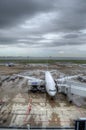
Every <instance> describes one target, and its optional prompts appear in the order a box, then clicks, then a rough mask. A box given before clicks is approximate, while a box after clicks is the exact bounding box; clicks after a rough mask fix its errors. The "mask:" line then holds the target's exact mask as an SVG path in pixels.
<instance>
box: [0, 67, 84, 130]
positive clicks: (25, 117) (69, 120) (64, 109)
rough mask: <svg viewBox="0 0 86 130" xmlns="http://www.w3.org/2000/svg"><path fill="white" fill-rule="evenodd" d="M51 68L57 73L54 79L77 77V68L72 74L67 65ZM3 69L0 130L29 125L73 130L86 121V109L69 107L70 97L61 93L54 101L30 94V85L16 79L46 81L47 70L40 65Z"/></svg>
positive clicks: (40, 95) (1, 77)
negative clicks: (0, 128)
mask: <svg viewBox="0 0 86 130" xmlns="http://www.w3.org/2000/svg"><path fill="white" fill-rule="evenodd" d="M30 67H31V65H30ZM49 67H50V68H49V69H50V70H56V72H54V73H53V74H52V75H53V77H54V78H57V77H61V76H63V75H68V74H71V75H72V74H75V73H78V71H77V68H78V65H77V67H76V66H73V65H72V68H73V69H72V73H71V70H70V69H69V68H68V67H67V66H66V65H65V67H63V66H62V65H61V66H60V65H58V66H57V65H51V66H49ZM58 67H59V69H58ZM2 68H3V69H1V70H0V71H1V73H2V74H1V76H0V79H1V84H0V126H10V127H13V126H18V127H22V126H27V125H28V124H29V125H30V126H41V127H50V126H54V127H57V126H60V127H65V126H68V127H71V126H74V121H75V120H76V119H78V118H80V117H86V106H80V107H77V106H76V105H75V104H73V103H69V102H68V99H67V97H66V96H65V95H63V94H60V93H59V94H57V95H56V97H55V99H54V100H51V98H50V97H49V96H48V95H47V93H40V92H36V93H32V92H30V91H29V92H28V88H29V87H30V86H29V85H28V81H27V80H26V79H23V78H18V77H16V76H15V74H17V73H18V74H24V75H29V76H35V77H37V78H42V79H44V75H43V73H42V72H41V70H45V68H46V66H44V67H43V65H42V68H41V67H40V69H39V66H37V65H36V66H35V65H34V66H32V68H29V66H28V67H27V66H26V67H25V66H23V65H21V66H20V68H19V66H16V67H12V68H10V67H4V66H2ZM53 68H54V69H53ZM63 68H64V69H63ZM68 70H69V71H68ZM73 70H74V71H73ZM75 70H76V71H75ZM79 70H80V72H79V73H83V71H82V68H81V69H80V68H79ZM14 72H15V73H14ZM84 74H85V71H84ZM64 130H65V129H64Z"/></svg>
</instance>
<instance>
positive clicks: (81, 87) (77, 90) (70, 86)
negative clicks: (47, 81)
mask: <svg viewBox="0 0 86 130" xmlns="http://www.w3.org/2000/svg"><path fill="white" fill-rule="evenodd" d="M57 85H58V90H59V92H62V93H64V94H67V95H69V94H74V95H78V96H81V97H86V84H85V83H79V82H76V81H73V80H66V81H64V82H62V83H57Z"/></svg>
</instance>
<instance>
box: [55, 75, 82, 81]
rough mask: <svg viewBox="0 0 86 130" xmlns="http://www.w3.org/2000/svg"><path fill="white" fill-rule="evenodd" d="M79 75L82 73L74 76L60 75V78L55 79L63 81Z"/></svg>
mask: <svg viewBox="0 0 86 130" xmlns="http://www.w3.org/2000/svg"><path fill="white" fill-rule="evenodd" d="M81 75H82V74H79V75H74V76H66V77H62V78H59V79H56V80H55V81H65V80H68V79H74V78H77V77H79V76H81Z"/></svg>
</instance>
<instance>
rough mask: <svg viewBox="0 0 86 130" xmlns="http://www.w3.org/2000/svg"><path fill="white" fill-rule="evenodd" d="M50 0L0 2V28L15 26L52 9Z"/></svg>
mask: <svg viewBox="0 0 86 130" xmlns="http://www.w3.org/2000/svg"><path fill="white" fill-rule="evenodd" d="M53 6H54V5H53V2H52V0H47V2H46V0H0V27H4V26H6V27H8V26H10V25H12V24H17V23H19V22H21V21H22V20H23V21H24V19H27V18H28V19H29V18H31V17H33V15H35V14H37V13H41V12H48V11H49V10H50V9H52V8H53Z"/></svg>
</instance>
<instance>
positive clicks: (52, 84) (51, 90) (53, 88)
mask: <svg viewBox="0 0 86 130" xmlns="http://www.w3.org/2000/svg"><path fill="white" fill-rule="evenodd" d="M43 72H44V73H45V80H42V79H37V78H34V77H30V76H23V75H17V76H18V77H23V78H26V79H28V83H29V84H30V85H32V86H33V87H34V88H35V87H36V86H38V88H39V87H41V85H43V84H44V86H45V90H46V92H47V93H48V95H49V96H51V97H54V96H55V95H56V93H57V91H58V86H57V82H59V83H60V84H61V83H63V82H64V81H65V80H68V79H72V78H76V77H78V76H80V75H75V76H67V77H63V78H59V79H56V80H54V79H53V77H52V75H51V72H52V71H43Z"/></svg>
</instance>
